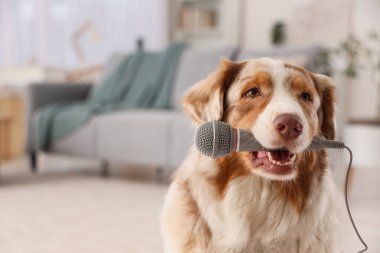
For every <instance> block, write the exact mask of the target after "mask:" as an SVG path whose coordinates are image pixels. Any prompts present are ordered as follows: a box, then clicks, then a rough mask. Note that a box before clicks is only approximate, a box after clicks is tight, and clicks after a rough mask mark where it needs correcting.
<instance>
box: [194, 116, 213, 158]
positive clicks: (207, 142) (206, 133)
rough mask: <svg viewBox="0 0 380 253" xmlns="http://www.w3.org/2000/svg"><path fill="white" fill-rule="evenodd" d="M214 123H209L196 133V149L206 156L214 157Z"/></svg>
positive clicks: (199, 128)
mask: <svg viewBox="0 0 380 253" xmlns="http://www.w3.org/2000/svg"><path fill="white" fill-rule="evenodd" d="M213 132H214V130H213V123H212V122H207V123H205V124H203V125H201V126H200V127H198V129H197V131H196V132H195V138H194V139H195V147H196V148H197V149H198V150H199V151H200V152H201V153H202V154H203V155H205V156H212V150H213V143H214V134H213Z"/></svg>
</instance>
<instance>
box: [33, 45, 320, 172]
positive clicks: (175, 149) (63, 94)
mask: <svg viewBox="0 0 380 253" xmlns="http://www.w3.org/2000/svg"><path fill="white" fill-rule="evenodd" d="M318 50H319V49H317V48H311V49H301V50H300V49H298V50H293V51H286V52H284V51H283V50H281V51H268V52H262V51H259V52H255V51H250V50H243V51H241V52H240V53H239V54H238V56H237V59H238V60H244V59H248V58H252V57H261V56H264V55H265V56H272V57H274V58H285V59H287V60H289V61H290V62H292V61H293V62H294V61H296V63H298V64H301V65H305V66H307V67H309V68H313V66H312V63H313V61H314V58H315V57H316V55H317V54H316V52H318ZM234 54H235V55H236V51H234V50H233V49H232V48H215V49H211V50H210V49H187V50H186V51H185V52H184V54H183V57H182V58H181V62H180V65H179V67H178V70H177V75H176V81H175V83H174V90H173V96H172V104H171V107H172V109H170V110H146V109H141V110H125V111H116V112H112V113H106V114H100V115H97V116H95V117H93V118H91V119H90V120H89V121H88V122H86V123H85V124H84V125H83V126H82V127H81V128H79V129H77V130H76V131H74V132H72V133H70V134H69V135H67V136H64V137H62V138H60V139H58V140H57V141H54V142H53V143H52V145H51V150H50V151H51V152H57V153H65V154H71V155H76V156H85V157H90V158H96V159H99V160H100V161H103V163H102V164H103V165H104V166H103V169H106V165H107V164H108V161H112V162H119V163H130V164H139V165H149V166H156V167H157V168H165V169H174V168H176V167H177V166H178V165H179V164H180V163H181V161H182V160H183V159H184V157H185V156H186V154H187V152H188V149H189V148H190V146H191V145H192V138H193V131H194V129H193V127H192V125H191V122H190V120H189V119H188V118H187V117H186V115H185V114H184V113H183V112H182V108H181V100H182V96H183V93H184V91H185V90H186V89H187V88H188V87H189V86H191V85H192V84H194V83H195V82H197V81H199V80H201V79H202V78H204V77H205V76H207V75H208V74H209V73H210V72H211V71H212V70H213V69H215V67H216V66H217V65H218V63H219V61H220V59H221V58H222V57H226V58H231V57H232V55H234ZM297 61H304V62H297ZM92 87H93V86H92V85H85V84H81V85H79V84H77V85H72V84H55V85H51V84H34V85H30V86H29V91H28V124H29V127H28V129H29V134H28V136H29V137H28V151H29V153H30V158H31V167H32V169H33V170H35V169H36V167H37V150H36V148H35V147H36V139H37V138H36V137H37V131H36V129H37V127H38V117H39V109H40V108H42V107H43V106H46V105H48V104H50V103H53V102H58V101H67V100H72V101H80V100H83V99H85V98H86V97H87V95H88V94H89V92H91V89H92ZM104 171H106V170H104Z"/></svg>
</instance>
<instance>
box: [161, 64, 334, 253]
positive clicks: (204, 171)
mask: <svg viewBox="0 0 380 253" xmlns="http://www.w3.org/2000/svg"><path fill="white" fill-rule="evenodd" d="M252 88H255V89H256V90H255V91H257V90H258V92H257V94H256V93H254V94H255V95H254V96H251V94H253V93H249V96H247V94H248V93H247V92H249V91H250V90H251V89H252ZM305 93H307V94H309V95H305ZM334 100H335V96H334V88H333V85H332V84H331V80H330V79H329V78H328V77H326V76H323V75H318V74H314V73H310V72H308V71H306V70H304V69H303V68H300V67H296V66H293V65H290V64H287V63H284V62H282V61H276V60H271V59H268V58H261V59H253V60H249V61H246V62H239V63H235V62H230V61H227V60H223V61H222V63H221V64H220V66H219V67H218V69H217V70H216V71H215V72H213V73H212V74H210V75H209V76H208V77H207V78H206V79H204V80H202V81H200V82H199V83H197V84H195V85H194V86H193V87H192V88H191V89H190V90H189V91H188V93H187V94H186V96H185V99H184V108H185V111H186V112H187V113H188V114H189V115H190V117H191V118H192V120H193V121H194V123H195V124H196V125H199V124H201V123H204V122H207V121H211V120H223V121H225V122H228V123H229V124H231V125H232V126H233V127H235V128H244V129H251V130H252V132H253V134H254V135H255V137H256V138H257V139H258V140H259V141H260V142H261V143H262V144H263V145H265V146H266V147H269V148H275V147H279V146H286V147H287V148H288V149H289V150H290V151H291V152H292V153H294V154H297V156H296V160H295V162H294V169H293V170H292V171H291V173H288V174H287V175H275V174H272V173H268V172H267V171H265V170H263V169H262V168H256V167H254V166H253V165H252V161H251V160H252V158H251V157H250V153H249V152H241V153H233V154H231V155H229V156H226V157H222V158H217V159H212V158H209V157H205V156H202V155H201V154H200V153H199V152H198V151H197V150H195V149H192V150H191V152H190V154H189V155H188V157H187V159H186V160H185V161H184V163H183V164H182V166H181V167H180V168H179V169H178V171H177V172H176V174H175V176H174V180H173V182H172V184H171V186H170V188H169V191H168V194H167V197H166V201H165V205H164V209H163V212H162V231H163V236H164V243H165V252H166V253H190V252H192V253H243V252H247V253H248V252H249V253H250V252H255V253H267V252H268V253H269V252H271V253H274V252H282V253H293V252H294V253H323V252H326V253H334V252H339V246H338V243H337V242H338V234H339V231H338V228H339V219H338V218H339V214H338V210H337V208H336V206H335V203H336V202H335V197H336V191H335V186H334V184H333V182H332V179H331V175H330V170H329V168H328V161H327V154H326V152H325V151H318V152H311V151H305V148H306V147H307V146H308V145H309V144H310V142H311V140H312V138H313V137H314V136H316V135H319V134H321V135H323V136H324V137H325V138H327V139H334V137H335V129H334ZM284 113H285V114H292V115H297V117H299V119H300V120H301V121H302V123H303V131H302V134H301V135H300V136H299V137H298V138H296V139H295V140H291V141H288V140H286V141H285V140H282V139H281V138H279V136H278V135H277V134H276V132H275V130H274V129H273V126H272V124H273V123H272V122H273V119H274V118H275V117H276V116H278V115H280V114H284Z"/></svg>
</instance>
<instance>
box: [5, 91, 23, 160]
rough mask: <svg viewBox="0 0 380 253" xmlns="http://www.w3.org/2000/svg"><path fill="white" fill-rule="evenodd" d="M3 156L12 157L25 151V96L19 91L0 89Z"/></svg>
mask: <svg viewBox="0 0 380 253" xmlns="http://www.w3.org/2000/svg"><path fill="white" fill-rule="evenodd" d="M0 115H1V118H2V123H1V125H2V126H1V132H2V134H1V136H2V138H1V140H0V141H1V143H2V144H1V145H2V147H3V148H2V152H3V153H2V158H3V159H5V158H6V159H10V158H14V157H17V156H19V155H21V154H23V153H24V148H25V131H26V129H25V118H24V117H25V114H24V98H23V96H22V94H20V93H18V92H10V91H6V90H1V91H0Z"/></svg>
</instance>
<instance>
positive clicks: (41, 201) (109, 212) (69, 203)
mask: <svg viewBox="0 0 380 253" xmlns="http://www.w3.org/2000/svg"><path fill="white" fill-rule="evenodd" d="M41 162H42V164H41V169H40V171H39V173H38V174H36V175H32V174H31V173H30V172H29V170H28V166H27V161H26V158H25V157H23V158H20V159H17V160H13V161H11V162H7V163H5V164H2V166H1V167H2V168H1V170H2V179H1V181H0V214H1V215H0V252H1V253H2V252H6V253H24V252H25V253H33V252H35V253H51V252H60V253H61V252H62V253H78V252H91V253H97V252H107V253H119V252H120V253H121V252H123V253H125V252H128V253H153V252H154V253H157V252H162V244H161V238H160V233H159V212H160V209H161V206H162V203H163V200H164V196H165V192H166V190H167V185H164V184H157V183H154V180H153V179H154V170H151V169H149V168H144V169H141V168H128V169H126V168H123V167H117V166H114V167H113V168H112V170H111V172H112V174H111V177H110V178H108V179H105V178H102V177H101V176H100V169H99V168H98V167H97V163H96V162H90V161H82V160H74V159H72V158H66V157H52V156H49V157H47V156H43V157H42V159H41ZM379 169H380V168H379ZM343 170H344V169H342V171H336V175H335V177H341V174H342V175H344V173H345V170H344V171H343ZM379 172H380V170H378V171H376V170H373V171H363V170H359V169H358V170H357V171H356V172H355V175H354V178H353V185H352V191H351V192H352V194H351V195H350V203H351V206H352V212H353V215H354V218H355V220H356V222H357V225H358V228H359V230H360V231H361V233H362V235H363V237H364V238H365V239H366V241H367V242H368V244H369V251H368V252H372V253H378V252H380V173H379ZM340 179H341V178H340ZM337 181H339V182H338V183H341V181H342V180H337ZM347 234H350V235H351V238H352V240H348V241H347V244H346V247H345V248H346V249H345V251H344V252H357V251H358V250H360V249H361V245H360V243H359V241H358V240H357V239H356V237H355V235H354V234H353V230H352V227H351V226H350V225H349V224H348V226H347Z"/></svg>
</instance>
